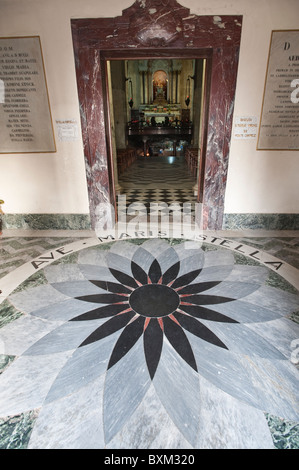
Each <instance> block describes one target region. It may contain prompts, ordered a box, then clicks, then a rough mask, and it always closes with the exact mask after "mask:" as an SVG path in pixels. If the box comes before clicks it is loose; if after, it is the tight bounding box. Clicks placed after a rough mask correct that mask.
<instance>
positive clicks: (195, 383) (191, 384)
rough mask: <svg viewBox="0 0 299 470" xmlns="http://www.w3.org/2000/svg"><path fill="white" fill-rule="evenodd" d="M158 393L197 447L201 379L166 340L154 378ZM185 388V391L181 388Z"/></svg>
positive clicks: (174, 419)
mask: <svg viewBox="0 0 299 470" xmlns="http://www.w3.org/2000/svg"><path fill="white" fill-rule="evenodd" d="M153 384H154V386H155V389H156V392H157V395H158V396H159V399H160V401H161V403H162V404H163V406H164V408H165V410H166V411H167V413H168V414H169V416H170V418H171V420H172V421H173V422H174V424H175V425H176V427H177V428H178V430H179V431H180V432H181V433H182V435H183V436H184V437H185V439H187V441H188V442H189V443H190V444H191V445H192V446H194V445H195V442H196V438H197V435H198V427H199V413H200V400H199V398H200V396H199V378H198V375H197V373H196V372H195V371H194V370H193V369H192V368H191V367H190V366H187V367H186V363H185V361H183V359H181V358H180V356H179V355H178V354H177V353H176V352H175V351H174V350H173V348H172V346H170V345H169V344H168V342H167V341H164V344H163V352H162V357H161V360H160V363H159V367H158V369H157V372H156V375H155V377H154V380H153ZM182 390H184V393H181V391H182Z"/></svg>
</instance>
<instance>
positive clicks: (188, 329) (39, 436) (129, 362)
mask: <svg viewBox="0 0 299 470" xmlns="http://www.w3.org/2000/svg"><path fill="white" fill-rule="evenodd" d="M254 242H255V240H253V244H254ZM258 242H261V240H256V243H258ZM290 242H291V240H290V241H289V243H290ZM268 243H269V242H268ZM264 245H265V246H267V245H266V243H265V244H264ZM79 246H81V248H80V249H79V248H78V249H77V251H75V252H71V250H67V249H66V248H67V246H66V248H65V250H64V251H63V253H67V251H69V253H68V254H66V255H65V256H63V257H62V258H60V259H54V256H53V260H52V262H48V263H47V264H45V265H44V266H43V267H42V268H41V269H39V271H38V272H37V273H36V274H34V275H33V276H30V277H29V278H28V280H26V282H24V283H23V284H20V285H19V286H18V287H17V288H16V289H14V290H13V291H12V292H11V294H10V295H8V297H7V298H6V299H5V300H4V301H3V302H2V304H1V307H0V308H1V315H0V318H1V320H2V319H3V321H2V328H1V330H0V339H1V341H0V345H1V351H0V363H1V375H0V397H1V399H0V447H1V448H5V449H8V448H31V449H39V448H40V449H46V448H49V449H54V448H55V449H56V448H64V449H74V448H75V449H79V448H84V449H87V448H95V449H104V448H105V449H151V448H158V449H211V448H212V449H228V448H234V449H237V448H239V449H249V448H250V449H258V448H261V449H266V448H267V449H270V448H275V447H276V448H298V423H299V406H298V396H297V390H298V378H299V370H298V368H297V367H296V355H294V348H293V349H292V344H294V341H296V340H298V338H299V325H298V324H297V323H296V322H294V321H292V320H291V315H292V314H293V313H294V312H295V311H296V309H297V310H298V299H299V297H298V292H297V290H296V289H295V288H294V287H293V286H289V284H288V282H287V281H284V282H281V280H279V279H280V277H281V276H279V275H278V274H277V273H275V271H274V270H270V268H268V267H267V265H265V264H261V263H260V262H258V261H257V260H255V259H254V258H253V259H250V258H249V257H248V256H245V255H240V253H236V252H234V251H233V250H227V249H226V248H224V247H223V246H221V245H218V246H216V245H214V244H211V243H209V242H205V243H202V242H198V241H192V240H190V241H184V240H179V239H177V240H172V239H170V240H168V239H156V238H152V239H144V240H140V239H136V240H134V239H132V240H130V241H123V240H119V241H112V242H110V243H107V244H104V245H103V244H101V243H100V241H98V242H97V243H96V240H93V241H90V246H87V247H86V248H84V246H83V245H82V244H81V245H78V247H79ZM268 246H269V245H268ZM270 249H272V250H273V246H272V248H271V247H270ZM253 253H256V252H255V251H253ZM43 258H49V257H46V256H44V257H41V259H43ZM246 261H247V262H246ZM269 278H271V282H270V283H269V281H268V280H269ZM3 279H4V280H5V277H4V278H3ZM53 358H55V360H53Z"/></svg>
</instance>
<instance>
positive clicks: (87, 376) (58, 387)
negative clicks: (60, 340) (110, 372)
mask: <svg viewBox="0 0 299 470" xmlns="http://www.w3.org/2000/svg"><path fill="white" fill-rule="evenodd" d="M118 336H119V333H118V332H117V333H115V334H114V335H111V336H109V337H107V338H104V339H103V340H102V341H97V342H95V343H92V344H89V345H86V346H83V347H81V348H78V349H77V350H76V351H74V353H73V354H72V356H71V357H70V358H69V360H68V361H67V363H66V364H65V365H64V367H63V368H62V369H61V371H60V373H59V374H58V376H57V378H56V379H55V381H54V383H53V385H52V387H51V389H50V391H49V393H48V395H47V398H46V400H45V402H46V403H50V402H52V401H54V400H57V399H60V398H63V397H64V396H67V395H70V394H72V393H75V392H77V390H79V389H81V388H84V387H86V386H87V385H88V384H89V383H90V382H93V381H96V379H98V378H99V377H100V376H101V375H103V374H105V373H106V369H107V366H108V360H109V357H110V355H111V352H112V350H113V347H114V345H115V341H116V339H117V337H118Z"/></svg>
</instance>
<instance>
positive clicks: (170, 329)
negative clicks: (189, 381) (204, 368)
mask: <svg viewBox="0 0 299 470" xmlns="http://www.w3.org/2000/svg"><path fill="white" fill-rule="evenodd" d="M163 323H164V333H165V335H166V337H167V339H168V341H169V342H170V344H171V345H172V346H173V348H174V349H175V350H176V352H177V353H178V354H179V355H180V356H181V357H182V358H183V359H184V361H186V362H187V364H189V366H191V367H192V368H193V369H194V370H195V371H196V372H197V365H196V361H195V357H194V354H193V351H192V348H191V345H190V343H189V341H188V338H187V336H186V335H185V333H184V331H183V329H182V328H181V327H180V326H179V325H178V324H177V323H175V322H174V321H173V320H171V319H170V318H169V317H165V318H163Z"/></svg>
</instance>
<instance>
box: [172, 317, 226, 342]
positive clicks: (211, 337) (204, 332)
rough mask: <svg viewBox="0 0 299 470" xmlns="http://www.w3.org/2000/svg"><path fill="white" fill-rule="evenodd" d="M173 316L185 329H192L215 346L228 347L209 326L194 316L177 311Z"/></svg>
mask: <svg viewBox="0 0 299 470" xmlns="http://www.w3.org/2000/svg"><path fill="white" fill-rule="evenodd" d="M173 316H174V317H175V318H176V319H177V320H178V322H179V323H180V325H181V326H182V327H183V328H184V329H185V330H188V331H190V333H192V334H193V335H195V336H198V337H199V338H201V339H203V340H204V341H207V342H208V343H212V344H214V345H215V346H219V347H220V348H224V349H228V348H227V347H226V346H225V344H224V343H223V342H222V341H221V340H220V339H219V338H218V336H216V335H215V334H214V333H213V332H212V331H211V330H209V328H207V327H206V326H205V325H203V324H202V323H200V322H199V321H198V320H196V319H195V318H193V317H189V316H188V315H184V314H183V313H179V312H175V313H174V314H173Z"/></svg>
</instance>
